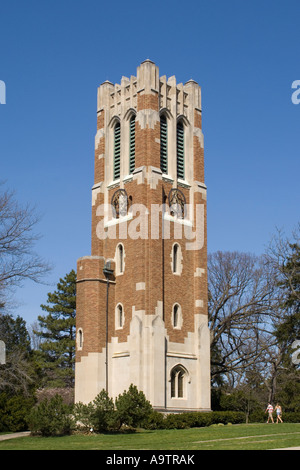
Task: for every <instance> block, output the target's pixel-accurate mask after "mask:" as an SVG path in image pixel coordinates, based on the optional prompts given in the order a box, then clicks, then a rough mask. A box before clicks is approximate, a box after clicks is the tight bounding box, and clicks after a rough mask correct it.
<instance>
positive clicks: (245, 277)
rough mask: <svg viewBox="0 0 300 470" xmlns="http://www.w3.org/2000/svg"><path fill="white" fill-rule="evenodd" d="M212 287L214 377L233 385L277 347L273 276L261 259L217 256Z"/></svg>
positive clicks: (237, 254) (212, 259)
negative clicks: (222, 378)
mask: <svg viewBox="0 0 300 470" xmlns="http://www.w3.org/2000/svg"><path fill="white" fill-rule="evenodd" d="M208 288H209V325H210V333H211V349H212V376H213V378H214V377H217V376H220V375H226V376H227V380H228V381H231V385H232V386H234V385H236V383H234V381H236V380H240V379H241V378H242V377H243V374H244V373H245V371H246V370H247V369H249V367H251V366H252V365H254V364H255V365H256V366H257V363H258V361H260V360H263V353H264V351H266V350H267V349H269V348H270V347H271V346H272V345H273V344H275V338H274V337H273V335H272V323H273V321H274V318H276V317H277V303H276V295H275V292H276V284H275V283H274V273H273V272H272V269H270V266H268V265H266V263H265V262H264V258H262V257H258V256H255V255H252V254H249V253H240V252H221V251H218V252H216V253H213V254H210V255H209V256H208Z"/></svg>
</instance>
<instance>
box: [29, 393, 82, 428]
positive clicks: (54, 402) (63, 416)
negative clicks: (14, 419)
mask: <svg viewBox="0 0 300 470" xmlns="http://www.w3.org/2000/svg"><path fill="white" fill-rule="evenodd" d="M71 413H72V407H70V406H69V405H66V404H64V403H63V399H62V397H61V396H60V395H55V396H54V397H53V398H51V399H50V400H48V399H45V400H43V401H42V402H41V403H40V404H39V405H37V406H35V407H34V408H33V409H32V410H31V413H30V415H29V419H28V424H29V429H30V431H31V432H32V433H33V434H41V435H42V436H62V435H66V434H70V433H71V431H72V429H74V418H73V416H72V414H71Z"/></svg>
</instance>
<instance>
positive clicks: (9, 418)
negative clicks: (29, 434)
mask: <svg viewBox="0 0 300 470" xmlns="http://www.w3.org/2000/svg"><path fill="white" fill-rule="evenodd" d="M33 405H34V399H33V398H28V397H24V396H23V395H16V396H14V397H10V396H8V395H7V394H6V393H1V394H0V432H7V431H11V432H18V431H25V430H27V429H28V426H27V418H28V414H29V412H30V410H31V408H32V407H33Z"/></svg>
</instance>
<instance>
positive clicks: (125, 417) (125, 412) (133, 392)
mask: <svg viewBox="0 0 300 470" xmlns="http://www.w3.org/2000/svg"><path fill="white" fill-rule="evenodd" d="M115 405H116V411H117V417H118V419H119V421H120V426H122V425H126V426H129V427H131V428H137V427H138V426H141V424H142V423H145V421H147V420H148V418H149V417H150V415H151V413H152V411H153V409H152V406H151V404H150V402H149V401H148V400H146V397H145V395H144V393H143V392H141V391H140V392H139V391H138V389H137V387H136V386H135V385H132V384H131V385H130V387H129V390H128V392H126V391H124V393H123V394H122V395H119V396H118V398H116V401H115Z"/></svg>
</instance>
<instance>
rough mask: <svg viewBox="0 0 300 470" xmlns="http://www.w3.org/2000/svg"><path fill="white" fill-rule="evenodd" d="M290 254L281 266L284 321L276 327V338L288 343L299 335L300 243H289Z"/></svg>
mask: <svg viewBox="0 0 300 470" xmlns="http://www.w3.org/2000/svg"><path fill="white" fill-rule="evenodd" d="M289 248H290V255H289V257H288V258H287V260H286V262H285V264H284V266H283V267H282V274H283V276H282V277H283V280H282V281H281V282H280V283H279V285H280V287H281V288H282V291H283V304H282V307H283V310H285V312H286V316H285V319H284V321H283V322H282V323H281V324H280V325H279V327H278V328H277V338H278V339H279V340H280V341H281V342H284V343H285V344H288V345H290V344H291V343H292V342H293V341H294V340H296V339H299V337H300V245H299V244H298V243H294V244H289Z"/></svg>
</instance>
